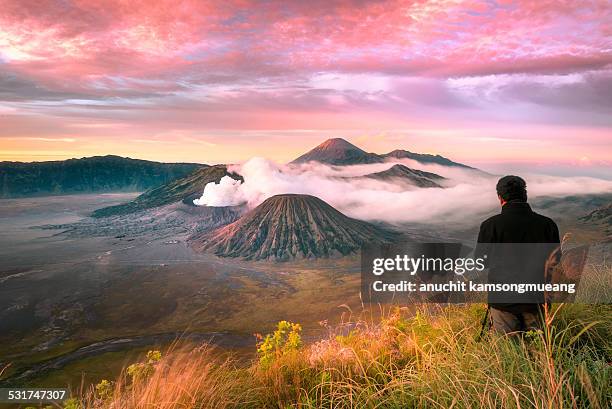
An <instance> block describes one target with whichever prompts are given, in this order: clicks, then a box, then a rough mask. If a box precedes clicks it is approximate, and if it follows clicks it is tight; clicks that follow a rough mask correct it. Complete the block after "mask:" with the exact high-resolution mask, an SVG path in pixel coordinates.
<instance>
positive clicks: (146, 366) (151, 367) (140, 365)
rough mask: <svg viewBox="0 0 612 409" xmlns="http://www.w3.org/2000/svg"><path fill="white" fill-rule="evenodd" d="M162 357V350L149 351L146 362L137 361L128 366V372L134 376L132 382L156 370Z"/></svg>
mask: <svg viewBox="0 0 612 409" xmlns="http://www.w3.org/2000/svg"><path fill="white" fill-rule="evenodd" d="M161 358H162V354H161V352H160V351H149V352H147V360H146V361H145V362H137V363H135V364H132V365H130V366H128V368H127V373H128V375H130V376H131V377H132V382H133V381H135V380H137V379H143V378H147V377H149V376H150V375H151V374H152V373H153V372H155V367H156V366H157V363H158V362H159V361H160V360H161Z"/></svg>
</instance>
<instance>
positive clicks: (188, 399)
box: [82, 267, 612, 409]
mask: <svg viewBox="0 0 612 409" xmlns="http://www.w3.org/2000/svg"><path fill="white" fill-rule="evenodd" d="M599 271H600V272H602V274H610V269H609V267H608V268H606V269H604V270H599ZM602 280H603V281H602ZM606 280H608V279H607V278H602V279H601V280H599V282H600V283H601V282H607V281H606ZM484 309H485V307H484V306H483V305H480V304H479V305H462V306H458V305H457V306H446V307H441V306H434V305H430V306H421V307H420V308H419V309H418V311H417V312H416V314H415V312H414V311H408V310H403V309H400V308H392V309H389V310H386V311H382V312H381V313H380V314H376V316H378V317H380V316H382V317H383V318H382V319H380V318H377V319H374V318H369V317H371V316H370V315H364V314H360V315H359V317H353V316H348V317H347V319H346V322H345V323H344V324H342V325H340V326H338V327H335V328H329V336H328V337H327V338H326V339H323V340H321V341H319V342H316V343H314V344H312V345H309V346H306V347H302V348H300V349H297V350H291V351H288V352H286V353H283V354H282V355H279V356H277V357H276V359H275V360H274V362H272V364H269V365H266V366H265V367H264V366H262V365H261V364H260V363H259V362H258V361H256V360H254V362H253V363H252V364H250V365H246V366H244V365H243V366H240V365H239V364H238V363H236V362H234V361H232V360H231V359H221V358H220V357H219V356H218V354H215V351H212V350H211V349H210V348H207V347H203V348H196V349H193V350H190V351H185V350H173V351H170V352H166V353H165V354H164V357H163V358H162V359H161V361H159V362H158V363H156V364H155V368H154V371H152V373H151V374H150V375H149V376H143V377H140V378H138V377H137V378H135V379H134V380H131V379H130V377H129V376H128V375H127V374H126V373H124V374H123V375H122V376H121V377H120V378H119V379H118V380H117V381H116V382H115V383H114V384H113V386H112V390H111V392H110V393H108V394H107V395H108V396H103V395H104V394H100V393H99V391H98V392H96V391H95V389H94V388H92V389H91V390H90V391H89V392H88V393H86V394H85V397H84V398H83V401H82V406H85V407H88V408H89V407H91V408H282V409H286V408H313V409H314V408H372V409H374V408H398V409H399V408H516V409H519V408H537V409H552V408H555V409H557V408H607V407H609V405H610V402H612V388H610V384H612V366H611V362H612V349H611V347H610V346H611V342H610V339H612V305H609V304H608V305H606V304H602V305H587V304H572V305H569V304H568V305H556V306H554V307H553V308H551V310H550V311H547V315H546V326H545V328H544V330H543V331H541V332H538V333H535V332H534V333H529V334H526V335H525V336H524V337H522V338H518V337H515V338H508V337H503V336H497V335H494V334H487V335H485V337H484V338H483V339H480V340H479V339H478V333H479V331H480V322H481V318H482V314H483V313H484Z"/></svg>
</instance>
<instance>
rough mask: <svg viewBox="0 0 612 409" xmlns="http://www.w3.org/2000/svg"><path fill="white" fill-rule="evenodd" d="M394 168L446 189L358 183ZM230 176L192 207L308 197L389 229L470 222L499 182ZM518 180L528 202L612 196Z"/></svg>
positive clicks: (247, 169) (283, 170) (569, 184)
mask: <svg viewBox="0 0 612 409" xmlns="http://www.w3.org/2000/svg"><path fill="white" fill-rule="evenodd" d="M395 163H401V164H404V165H406V166H408V167H410V168H413V169H420V170H425V171H428V172H433V173H437V174H439V175H441V176H444V177H445V178H447V179H446V180H444V181H443V182H441V184H442V185H443V186H444V188H427V189H423V188H417V187H414V188H409V187H408V188H406V187H405V186H402V185H400V184H397V183H393V181H388V182H387V181H380V180H373V179H369V178H360V176H364V175H366V174H370V173H374V172H380V171H383V170H386V169H388V168H390V167H391V166H392V165H393V164H395ZM229 170H230V171H233V172H236V173H238V174H240V175H242V176H243V178H244V183H240V182H239V181H235V180H233V179H231V178H229V177H227V176H226V177H224V178H223V179H221V182H220V183H219V184H214V183H209V184H208V185H206V187H205V189H204V193H203V195H202V197H201V198H200V199H196V200H195V201H194V203H195V204H196V205H208V206H233V205H237V204H241V203H248V206H249V207H255V206H257V205H258V204H260V203H261V202H263V201H264V200H265V199H267V198H269V197H271V196H274V195H277V194H283V193H300V194H310V195H313V196H317V197H319V198H321V199H323V200H325V201H326V202H328V203H329V204H331V205H332V206H334V207H335V208H336V209H338V210H340V211H341V212H343V213H345V214H346V215H348V216H351V217H355V218H358V219H362V220H370V221H385V222H389V223H402V222H421V223H435V222H443V223H448V222H455V223H461V222H468V221H469V220H470V219H472V220H473V219H474V218H476V217H481V216H482V215H483V214H485V213H487V212H492V211H494V210H495V209H496V208H497V207H498V206H499V203H498V201H497V196H496V193H495V184H496V182H497V179H498V176H494V175H489V174H486V173H484V172H480V171H475V170H471V169H460V168H451V167H447V166H441V165H425V164H422V163H418V162H416V161H413V160H396V161H393V162H388V163H376V164H364V165H354V166H328V165H324V164H319V163H314V162H311V163H306V164H300V165H281V164H277V163H275V162H273V161H270V160H267V159H264V158H253V159H251V160H249V161H247V162H245V163H243V164H240V165H233V166H231V167H230V168H229ZM521 176H523V177H524V178H525V179H526V181H527V189H528V194H529V198H530V199H533V198H536V197H541V196H559V197H561V196H568V195H576V194H589V193H606V192H612V181H606V180H600V179H595V178H589V177H556V176H544V175H535V174H531V175H525V174H523V175H521Z"/></svg>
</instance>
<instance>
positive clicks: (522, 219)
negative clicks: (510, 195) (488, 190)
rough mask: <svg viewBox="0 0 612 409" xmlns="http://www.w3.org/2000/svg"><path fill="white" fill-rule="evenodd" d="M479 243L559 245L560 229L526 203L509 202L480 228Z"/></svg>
mask: <svg viewBox="0 0 612 409" xmlns="http://www.w3.org/2000/svg"><path fill="white" fill-rule="evenodd" d="M478 242H479V243H559V228H558V227H557V224H556V223H555V222H554V221H553V220H552V219H550V218H548V217H546V216H542V215H540V214H538V213H536V212H534V211H533V210H531V207H530V206H529V204H528V203H525V202H508V203H506V204H505V205H504V206H503V207H502V211H501V213H500V214H496V215H495V216H492V217H490V218H488V219H487V220H485V221H484V222H483V223H482V224H481V226H480V233H479V234H478Z"/></svg>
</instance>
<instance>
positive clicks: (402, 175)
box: [363, 163, 446, 188]
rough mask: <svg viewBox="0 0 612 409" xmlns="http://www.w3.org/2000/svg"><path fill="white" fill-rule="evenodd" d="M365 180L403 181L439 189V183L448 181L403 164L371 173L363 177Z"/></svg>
mask: <svg viewBox="0 0 612 409" xmlns="http://www.w3.org/2000/svg"><path fill="white" fill-rule="evenodd" d="M363 177H364V178H369V179H376V180H381V181H393V180H403V181H406V182H408V183H409V184H411V185H414V186H417V187H437V188H441V187H442V186H441V185H440V184H439V183H437V182H441V181H443V180H446V178H445V177H442V176H440V175H438V174H436V173H431V172H425V171H422V170H418V169H412V168H409V167H408V166H405V165H402V164H399V163H398V164H395V165H393V166H391V167H390V168H389V169H387V170H383V171H381V172H375V173H369V174H367V175H364V176H363Z"/></svg>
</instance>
